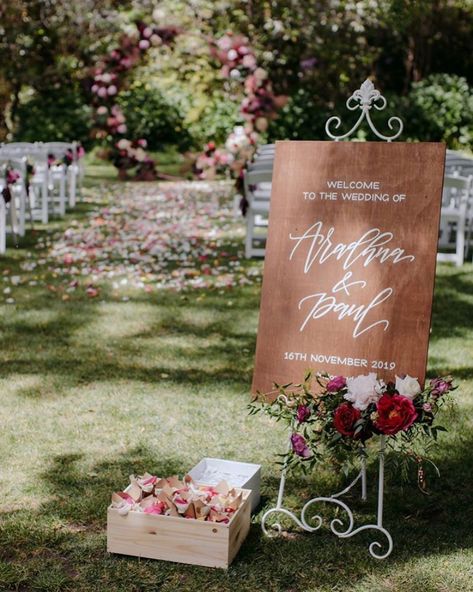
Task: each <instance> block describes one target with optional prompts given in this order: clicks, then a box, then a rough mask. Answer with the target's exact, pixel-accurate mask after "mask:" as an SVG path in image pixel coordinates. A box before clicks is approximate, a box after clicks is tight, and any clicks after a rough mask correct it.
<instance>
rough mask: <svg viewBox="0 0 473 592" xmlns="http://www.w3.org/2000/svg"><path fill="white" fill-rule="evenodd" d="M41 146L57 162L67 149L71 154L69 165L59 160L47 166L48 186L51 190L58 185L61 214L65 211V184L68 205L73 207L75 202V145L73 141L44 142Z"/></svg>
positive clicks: (65, 153) (64, 155)
mask: <svg viewBox="0 0 473 592" xmlns="http://www.w3.org/2000/svg"><path fill="white" fill-rule="evenodd" d="M43 146H44V147H45V148H46V150H47V152H48V155H50V156H52V157H54V158H55V159H56V161H58V162H59V161H62V160H64V159H65V157H66V155H67V153H68V151H70V153H71V155H72V161H71V163H70V165H67V164H66V163H64V162H61V163H60V164H53V165H51V166H50V168H49V186H50V187H51V188H52V190H53V191H54V190H55V188H56V186H57V187H58V192H59V213H60V215H61V216H63V215H64V214H65V213H66V186H67V203H68V205H69V206H70V207H74V206H75V204H76V191H77V175H78V168H77V145H76V144H75V142H45V143H44V144H43Z"/></svg>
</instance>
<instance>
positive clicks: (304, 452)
mask: <svg viewBox="0 0 473 592" xmlns="http://www.w3.org/2000/svg"><path fill="white" fill-rule="evenodd" d="M291 445H292V450H293V452H295V453H296V454H297V456H301V457H302V458H309V456H310V449H309V447H308V446H307V444H306V441H305V438H304V436H301V435H300V434H297V433H294V434H292V436H291Z"/></svg>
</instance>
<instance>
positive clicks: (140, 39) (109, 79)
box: [90, 21, 179, 180]
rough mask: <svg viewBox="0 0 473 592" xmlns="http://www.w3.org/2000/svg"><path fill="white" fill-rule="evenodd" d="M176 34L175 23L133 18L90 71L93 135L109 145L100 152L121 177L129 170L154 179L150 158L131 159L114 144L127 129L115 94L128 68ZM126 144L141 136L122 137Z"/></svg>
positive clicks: (124, 80) (135, 141)
mask: <svg viewBox="0 0 473 592" xmlns="http://www.w3.org/2000/svg"><path fill="white" fill-rule="evenodd" d="M178 34H179V30H178V29H177V28H176V27H161V26H158V24H157V23H154V22H150V23H145V22H143V21H137V22H135V23H134V24H133V26H131V27H130V28H129V30H128V31H127V32H126V33H125V34H123V35H122V37H121V39H120V41H119V43H118V44H117V46H116V47H114V48H113V49H112V50H111V51H110V52H109V53H108V54H107V55H105V56H104V57H103V58H102V59H101V60H99V61H98V63H97V64H96V66H95V68H94V71H93V73H92V79H91V84H90V91H91V93H92V96H93V104H94V107H95V130H94V135H95V137H96V138H97V139H99V140H104V141H106V143H107V144H108V145H109V150H106V151H105V152H104V155H106V157H107V158H108V159H109V160H111V161H112V162H113V164H114V165H115V166H116V167H117V168H118V171H119V174H120V177H121V178H123V179H125V178H127V176H128V173H129V172H130V170H133V171H134V173H135V176H136V177H137V178H139V179H142V180H148V179H153V178H154V179H155V178H156V175H157V173H156V167H155V163H154V161H153V159H152V158H151V157H150V156H148V155H146V156H145V157H143V159H142V160H138V159H134V158H133V157H132V152H130V154H128V155H124V154H123V151H124V150H127V149H123V148H118V146H117V144H118V143H119V142H120V141H121V140H125V139H126V133H127V131H128V128H127V125H126V119H125V115H124V114H123V112H122V110H121V109H120V107H119V105H117V104H116V96H117V94H118V93H119V92H120V91H121V90H123V89H124V88H126V86H127V78H128V75H129V72H130V71H131V70H132V69H133V68H134V67H135V66H136V65H137V64H138V63H139V62H140V61H141V60H142V59H143V57H144V56H145V55H146V53H147V52H148V51H149V50H150V49H151V48H153V47H159V46H161V45H169V44H171V43H172V41H173V40H174V38H175V37H176V36H177V35H178ZM126 141H127V142H129V143H130V147H132V148H133V149H134V148H138V147H140V148H142V149H143V148H144V147H143V146H142V145H141V146H134V145H133V146H132V144H135V143H137V142H142V141H143V140H136V139H135V140H126Z"/></svg>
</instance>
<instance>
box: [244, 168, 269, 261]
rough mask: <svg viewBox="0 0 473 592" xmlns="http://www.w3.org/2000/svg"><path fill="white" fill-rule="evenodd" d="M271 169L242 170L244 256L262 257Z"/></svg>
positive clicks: (265, 234) (266, 228)
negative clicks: (244, 232)
mask: <svg viewBox="0 0 473 592" xmlns="http://www.w3.org/2000/svg"><path fill="white" fill-rule="evenodd" d="M271 179H272V171H270V170H269V171H268V170H263V171H261V170H247V171H244V177H243V187H244V192H245V197H246V199H247V201H248V210H247V212H246V240H245V257H246V258H247V259H251V258H252V257H264V255H265V251H266V248H265V243H266V237H267V232H268V216H269V203H270V198H271Z"/></svg>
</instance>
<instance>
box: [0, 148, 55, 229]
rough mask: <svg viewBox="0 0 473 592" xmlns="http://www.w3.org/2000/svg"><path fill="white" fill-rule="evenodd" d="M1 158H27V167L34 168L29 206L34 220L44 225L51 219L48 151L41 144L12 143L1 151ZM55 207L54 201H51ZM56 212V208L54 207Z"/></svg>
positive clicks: (29, 193)
mask: <svg viewBox="0 0 473 592" xmlns="http://www.w3.org/2000/svg"><path fill="white" fill-rule="evenodd" d="M0 156H4V157H6V158H13V159H18V158H26V159H27V166H28V165H31V166H33V168H34V173H33V174H32V175H29V179H28V185H29V186H28V187H27V193H28V202H27V204H28V206H29V208H30V211H31V215H32V218H33V219H34V220H40V221H41V222H42V223H43V224H47V223H48V219H49V195H48V157H47V153H46V149H45V148H43V147H41V145H40V144H37V143H35V144H33V143H28V142H12V143H9V144H4V145H3V146H2V148H1V149H0ZM51 205H52V207H53V200H51ZM53 210H54V207H53Z"/></svg>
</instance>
